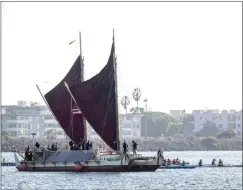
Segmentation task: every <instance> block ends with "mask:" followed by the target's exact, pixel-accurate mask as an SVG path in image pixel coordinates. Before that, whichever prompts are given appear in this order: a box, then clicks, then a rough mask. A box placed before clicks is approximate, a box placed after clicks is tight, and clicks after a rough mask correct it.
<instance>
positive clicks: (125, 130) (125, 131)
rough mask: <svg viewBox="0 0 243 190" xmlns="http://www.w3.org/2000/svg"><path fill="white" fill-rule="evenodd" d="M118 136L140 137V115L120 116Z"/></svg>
mask: <svg viewBox="0 0 243 190" xmlns="http://www.w3.org/2000/svg"><path fill="white" fill-rule="evenodd" d="M119 120H120V136H121V137H122V138H140V137H141V115H140V114H120V117H119Z"/></svg>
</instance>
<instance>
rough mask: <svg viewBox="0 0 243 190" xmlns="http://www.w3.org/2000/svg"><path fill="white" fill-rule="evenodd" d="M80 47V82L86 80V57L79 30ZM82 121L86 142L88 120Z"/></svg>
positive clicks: (85, 141) (85, 140)
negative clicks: (83, 52) (83, 53)
mask: <svg viewBox="0 0 243 190" xmlns="http://www.w3.org/2000/svg"><path fill="white" fill-rule="evenodd" d="M79 47H80V66H81V67H80V68H81V76H80V82H83V81H84V58H83V55H82V44H81V32H79ZM82 117H83V116H82ZM82 121H83V126H84V139H83V141H84V143H85V144H86V143H87V138H88V137H87V126H86V120H85V118H84V117H83V119H82Z"/></svg>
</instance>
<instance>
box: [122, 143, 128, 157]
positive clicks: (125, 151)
mask: <svg viewBox="0 0 243 190" xmlns="http://www.w3.org/2000/svg"><path fill="white" fill-rule="evenodd" d="M122 147H123V154H124V155H125V154H127V149H128V145H127V143H126V141H125V140H124V142H123V144H122Z"/></svg>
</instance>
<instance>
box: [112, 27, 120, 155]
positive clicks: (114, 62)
mask: <svg viewBox="0 0 243 190" xmlns="http://www.w3.org/2000/svg"><path fill="white" fill-rule="evenodd" d="M113 44H114V52H113V53H114V55H113V64H114V70H115V75H114V77H115V78H114V80H115V94H116V96H115V105H116V145H117V151H120V128H119V113H118V112H119V109H118V87H117V62H116V58H117V57H116V56H115V55H116V53H115V31H114V29H113Z"/></svg>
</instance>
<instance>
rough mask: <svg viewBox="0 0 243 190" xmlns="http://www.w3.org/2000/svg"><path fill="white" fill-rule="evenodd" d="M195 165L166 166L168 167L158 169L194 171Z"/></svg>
mask: <svg viewBox="0 0 243 190" xmlns="http://www.w3.org/2000/svg"><path fill="white" fill-rule="evenodd" d="M196 167H197V166H196V165H184V166H183V165H168V166H160V167H159V169H194V168H196Z"/></svg>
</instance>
